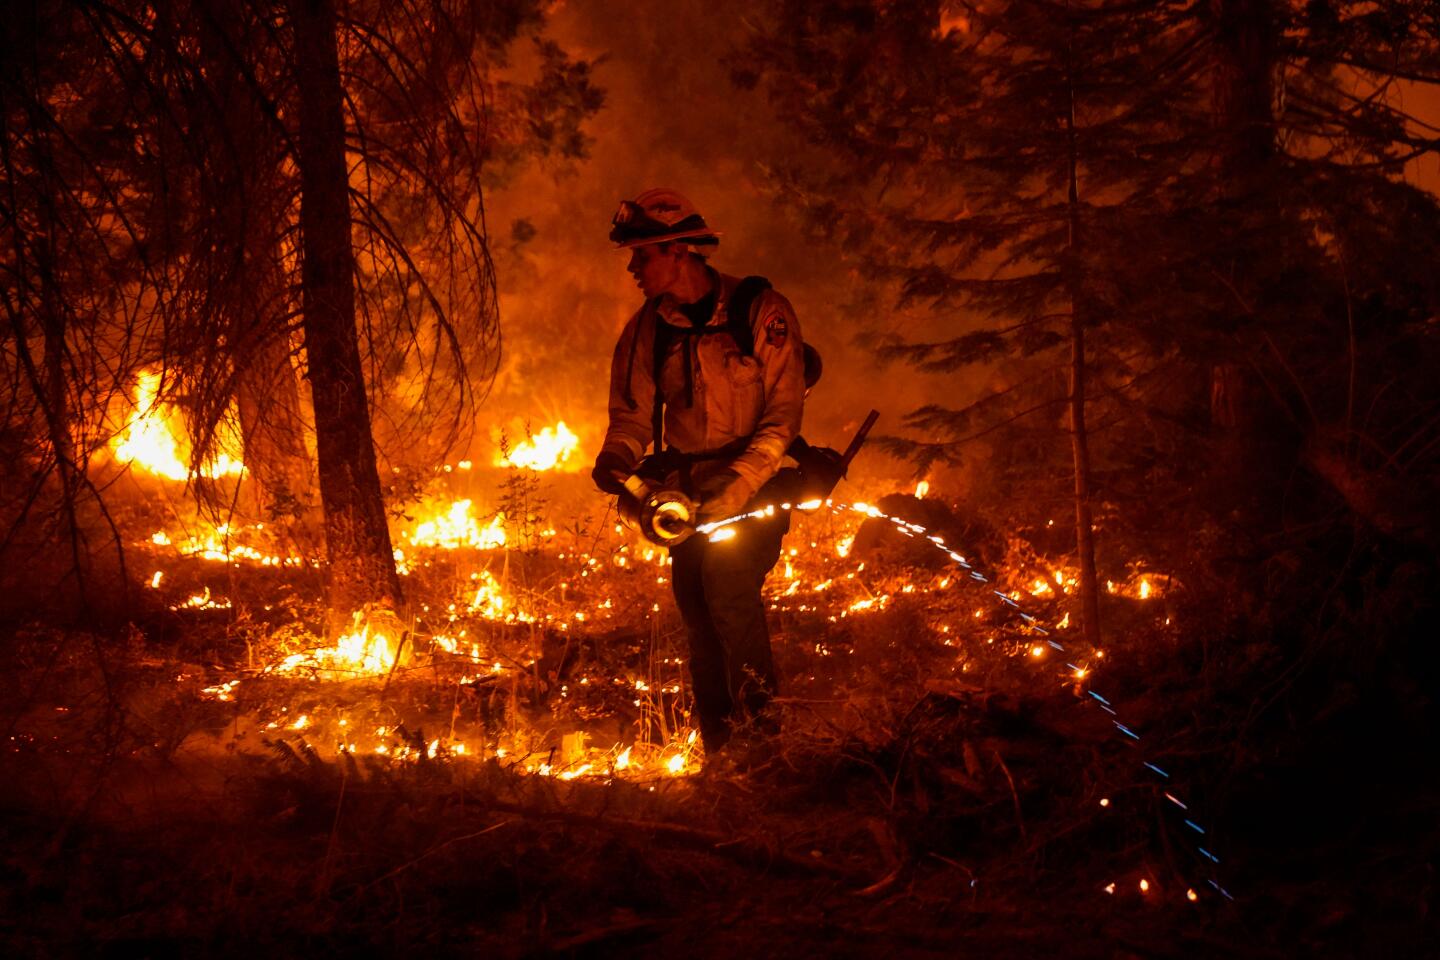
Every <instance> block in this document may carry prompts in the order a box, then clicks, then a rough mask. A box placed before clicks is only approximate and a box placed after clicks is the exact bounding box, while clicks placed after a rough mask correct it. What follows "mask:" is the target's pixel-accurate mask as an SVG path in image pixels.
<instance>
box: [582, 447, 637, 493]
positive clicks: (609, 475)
mask: <svg viewBox="0 0 1440 960" xmlns="http://www.w3.org/2000/svg"><path fill="white" fill-rule="evenodd" d="M629 476H630V461H628V460H626V459H625V458H624V457H622V456H621V455H620V454H618V453H616V452H615V451H613V450H602V451H601V452H600V456H598V457H596V458H595V469H594V470H591V471H590V479H591V480H594V481H595V486H597V487H599V488H600V489H601V490H602V491H603V492H605V493H608V494H610V495H612V496H617V497H618V496H619V495H620V494H622V493H624V492H625V481H626V479H628V478H629Z"/></svg>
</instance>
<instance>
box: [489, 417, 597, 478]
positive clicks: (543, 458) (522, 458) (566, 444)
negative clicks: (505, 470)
mask: <svg viewBox="0 0 1440 960" xmlns="http://www.w3.org/2000/svg"><path fill="white" fill-rule="evenodd" d="M579 447H580V438H579V437H577V436H576V435H575V434H574V432H573V431H571V429H570V428H569V427H567V426H565V421H564V420H561V421H560V422H559V423H557V424H555V426H553V427H546V428H545V429H543V430H541V431H540V432H539V433H536V434H532V435H531V436H530V437H529V438H528V439H526V440H525V441H524V442H523V443H518V444H516V445H515V446H513V447H511V448H510V452H509V454H508V455H506V454H505V453H503V452H502V453H500V454H498V455H497V456H496V457H495V466H497V467H528V468H529V469H531V470H554V469H556V468H557V467H560V466H561V465H562V464H565V463H567V462H568V461H569V460H570V457H571V456H572V455H573V454H574V453H575V451H576V450H577V449H579Z"/></svg>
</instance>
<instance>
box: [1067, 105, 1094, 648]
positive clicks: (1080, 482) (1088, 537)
mask: <svg viewBox="0 0 1440 960" xmlns="http://www.w3.org/2000/svg"><path fill="white" fill-rule="evenodd" d="M1069 87H1070V89H1069V93H1070V110H1069V112H1068V113H1067V114H1066V116H1065V130H1066V133H1067V134H1068V137H1069V158H1068V159H1069V171H1068V173H1069V177H1068V179H1069V196H1068V198H1067V203H1066V207H1067V221H1068V222H1067V231H1068V233H1067V240H1066V250H1065V255H1066V264H1065V270H1066V272H1067V274H1068V276H1067V277H1066V286H1067V288H1068V290H1069V293H1070V455H1071V459H1072V461H1073V462H1074V470H1075V552H1076V554H1077V555H1078V558H1079V561H1080V612H1081V616H1080V625H1081V630H1082V635H1083V636H1084V637H1085V642H1086V643H1088V644H1089V645H1090V646H1091V647H1092V648H1095V649H1099V647H1100V582H1099V578H1098V577H1096V575H1095V525H1094V519H1093V517H1092V516H1091V510H1090V440H1089V435H1088V434H1087V433H1086V430H1085V372H1086V371H1085V316H1084V314H1085V297H1084V293H1083V290H1082V289H1081V283H1080V277H1079V254H1078V249H1079V240H1080V181H1079V156H1078V148H1077V147H1076V143H1075V85H1074V83H1071V84H1070V85H1069Z"/></svg>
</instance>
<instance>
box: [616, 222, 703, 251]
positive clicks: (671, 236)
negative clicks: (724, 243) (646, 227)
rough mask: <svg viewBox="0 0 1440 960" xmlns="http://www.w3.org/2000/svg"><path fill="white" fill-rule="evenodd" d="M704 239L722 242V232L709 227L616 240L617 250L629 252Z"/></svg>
mask: <svg viewBox="0 0 1440 960" xmlns="http://www.w3.org/2000/svg"><path fill="white" fill-rule="evenodd" d="M701 237H704V238H706V239H712V240H714V241H715V242H716V243H719V242H720V231H718V230H711V229H710V228H709V227H696V228H694V229H691V230H674V231H671V232H669V233H657V234H655V235H653V236H644V237H631V238H630V239H628V240H616V241H615V249H616V250H629V249H631V248H632V247H646V246H649V245H650V244H653V243H668V242H669V241H671V240H695V239H699V238H701Z"/></svg>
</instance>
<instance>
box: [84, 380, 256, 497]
mask: <svg viewBox="0 0 1440 960" xmlns="http://www.w3.org/2000/svg"><path fill="white" fill-rule="evenodd" d="M159 397H160V374H158V373H142V374H141V375H140V379H139V381H138V382H137V383H136V385H135V413H134V416H132V417H131V419H130V421H129V422H128V423H127V424H126V425H125V429H124V430H122V431H121V432H120V434H119V436H117V437H116V438H115V439H114V440H113V441H111V449H112V450H113V451H114V453H115V459H117V460H119V461H120V462H121V463H128V464H134V465H136V466H139V467H141V468H142V469H144V470H146V471H148V472H150V473H153V474H155V475H156V476H160V477H165V478H166V479H167V480H178V481H180V482H184V481H186V480H189V479H190V477H191V476H192V475H193V474H192V471H191V469H190V465H189V464H188V463H187V462H186V461H185V459H184V458H183V457H182V456H181V451H182V450H183V449H184V446H185V445H183V444H182V443H181V440H180V438H181V437H182V436H183V435H184V432H183V428H178V423H177V421H178V415H177V414H176V412H175V411H174V410H171V409H166V408H164V407H161V406H159ZM230 433H231V434H232V436H231V437H229V438H228V439H229V442H226V443H222V444H221V446H222V447H223V448H228V449H221V450H220V451H218V452H217V453H216V454H215V455H214V456H213V457H212V458H210V459H209V460H207V461H205V462H204V463H203V464H201V465H200V470H199V473H200V475H201V476H202V477H207V478H210V479H215V478H217V477H233V476H238V475H239V474H241V473H243V472H244V471H245V464H243V463H242V462H241V461H240V459H239V457H238V451H239V442H238V439H236V438H234V437H233V430H232V431H230ZM232 454H236V455H232Z"/></svg>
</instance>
